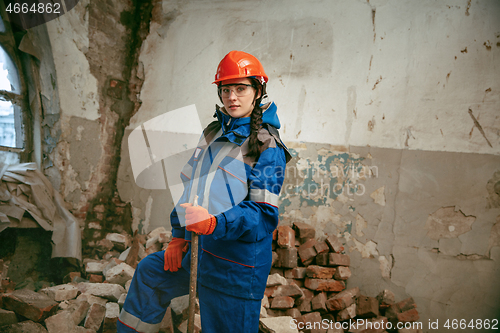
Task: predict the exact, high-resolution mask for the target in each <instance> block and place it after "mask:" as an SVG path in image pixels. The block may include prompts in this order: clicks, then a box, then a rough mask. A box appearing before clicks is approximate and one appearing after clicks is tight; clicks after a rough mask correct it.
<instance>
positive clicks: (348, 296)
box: [326, 287, 359, 311]
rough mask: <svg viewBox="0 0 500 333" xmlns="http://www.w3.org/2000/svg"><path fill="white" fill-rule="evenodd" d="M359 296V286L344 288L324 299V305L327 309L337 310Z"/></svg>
mask: <svg viewBox="0 0 500 333" xmlns="http://www.w3.org/2000/svg"><path fill="white" fill-rule="evenodd" d="M358 296H359V288H358V287H356V288H351V289H346V290H344V291H342V292H340V293H338V294H336V295H334V296H332V297H330V298H329V299H327V300H326V307H327V309H328V310H329V311H339V310H342V309H345V308H346V307H348V306H349V305H351V304H353V303H354V302H355V301H356V298H357V297H358Z"/></svg>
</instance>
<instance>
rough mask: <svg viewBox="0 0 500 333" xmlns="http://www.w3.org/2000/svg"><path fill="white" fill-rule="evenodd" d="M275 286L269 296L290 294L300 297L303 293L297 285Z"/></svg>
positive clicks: (290, 295)
mask: <svg viewBox="0 0 500 333" xmlns="http://www.w3.org/2000/svg"><path fill="white" fill-rule="evenodd" d="M275 288H276V289H274V290H273V292H272V293H271V295H267V297H280V296H289V297H293V298H299V297H301V296H302V295H303V292H302V290H300V288H299V287H297V286H296V285H286V286H276V287H275ZM266 289H267V288H266Z"/></svg>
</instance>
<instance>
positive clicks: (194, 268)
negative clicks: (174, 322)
mask: <svg viewBox="0 0 500 333" xmlns="http://www.w3.org/2000/svg"><path fill="white" fill-rule="evenodd" d="M193 206H198V196H197V195H195V196H194V200H193ZM197 275H198V235H197V234H196V233H195V232H194V231H191V273H190V275H189V311H188V315H189V317H188V327H187V333H194V312H195V309H196V278H197Z"/></svg>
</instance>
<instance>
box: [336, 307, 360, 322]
mask: <svg viewBox="0 0 500 333" xmlns="http://www.w3.org/2000/svg"><path fill="white" fill-rule="evenodd" d="M354 317H356V303H353V304H351V305H349V306H348V307H347V308H345V309H344V310H341V311H339V312H338V313H337V316H336V317H335V319H337V321H344V320H348V319H353V318H354Z"/></svg>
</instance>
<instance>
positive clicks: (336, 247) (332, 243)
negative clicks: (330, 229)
mask: <svg viewBox="0 0 500 333" xmlns="http://www.w3.org/2000/svg"><path fill="white" fill-rule="evenodd" d="M326 244H328V246H329V247H330V250H332V251H333V252H336V253H339V252H342V251H343V250H344V247H343V246H342V243H341V242H340V241H339V239H338V238H337V236H335V235H330V236H328V237H327V239H326Z"/></svg>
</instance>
